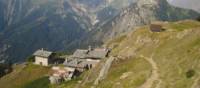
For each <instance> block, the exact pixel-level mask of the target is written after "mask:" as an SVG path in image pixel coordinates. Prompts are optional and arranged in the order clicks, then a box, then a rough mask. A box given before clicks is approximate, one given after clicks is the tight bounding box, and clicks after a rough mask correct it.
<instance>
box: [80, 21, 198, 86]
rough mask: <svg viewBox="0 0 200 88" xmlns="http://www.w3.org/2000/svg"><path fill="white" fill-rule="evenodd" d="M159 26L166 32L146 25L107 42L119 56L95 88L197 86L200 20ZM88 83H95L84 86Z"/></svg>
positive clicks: (114, 54)
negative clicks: (152, 30)
mask: <svg viewBox="0 0 200 88" xmlns="http://www.w3.org/2000/svg"><path fill="white" fill-rule="evenodd" d="M160 25H163V27H164V28H165V29H166V31H164V32H159V33H154V32H151V31H150V30H149V26H143V27H140V28H138V29H137V30H135V31H133V32H131V33H129V34H127V35H122V36H120V37H118V38H116V39H114V40H112V41H109V42H108V43H107V44H106V45H107V46H109V47H113V48H114V49H113V50H112V52H111V53H112V55H113V56H117V57H118V59H117V60H115V61H114V63H113V64H112V67H111V69H110V71H109V73H108V75H107V77H106V78H105V79H104V80H102V81H101V82H100V84H99V85H97V86H96V87H97V88H198V87H199V83H200V74H199V72H200V64H199V63H200V30H199V29H200V23H199V22H197V21H191V20H186V21H179V22H173V23H168V22H165V23H160ZM93 79H95V77H94V78H93ZM88 86H93V82H88V83H86V85H84V86H82V87H83V88H84V87H85V88H88Z"/></svg>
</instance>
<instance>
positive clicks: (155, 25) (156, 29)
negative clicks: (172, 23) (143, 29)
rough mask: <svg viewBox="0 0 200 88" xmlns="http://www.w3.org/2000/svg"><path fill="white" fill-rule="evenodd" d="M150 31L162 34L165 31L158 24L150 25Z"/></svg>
mask: <svg viewBox="0 0 200 88" xmlns="http://www.w3.org/2000/svg"><path fill="white" fill-rule="evenodd" d="M150 30H151V31H152V32H163V31H165V29H164V28H163V27H162V25H159V24H151V25H150Z"/></svg>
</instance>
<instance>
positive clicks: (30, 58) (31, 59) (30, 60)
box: [26, 56, 35, 62]
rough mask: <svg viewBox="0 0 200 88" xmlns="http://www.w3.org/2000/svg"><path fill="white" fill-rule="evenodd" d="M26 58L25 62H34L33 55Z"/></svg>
mask: <svg viewBox="0 0 200 88" xmlns="http://www.w3.org/2000/svg"><path fill="white" fill-rule="evenodd" d="M26 60H27V62H34V61H35V59H34V56H29V57H28V58H27V59H26Z"/></svg>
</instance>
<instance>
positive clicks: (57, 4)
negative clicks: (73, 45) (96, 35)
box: [0, 0, 87, 62]
mask: <svg viewBox="0 0 200 88" xmlns="http://www.w3.org/2000/svg"><path fill="white" fill-rule="evenodd" d="M0 6H1V7H2V8H0V9H1V10H0V11H1V13H0V28H1V29H0V41H1V42H0V58H1V59H10V60H12V61H14V62H16V61H22V60H24V59H25V58H26V56H28V55H30V54H31V53H32V52H33V51H35V50H36V49H38V48H42V47H43V48H46V49H49V50H64V48H63V47H64V46H65V45H67V44H68V43H70V42H71V41H73V40H74V39H78V38H80V36H82V35H83V34H84V33H85V32H86V31H87V30H86V29H87V27H86V26H85V25H86V24H84V23H83V22H81V20H79V18H80V17H79V16H77V15H76V14H75V12H74V11H73V10H72V9H71V7H70V5H69V4H68V3H67V2H66V1H64V0H56V1H53V0H28V1H27V0H1V2H0ZM80 19H81V18H80ZM81 23H82V24H81Z"/></svg>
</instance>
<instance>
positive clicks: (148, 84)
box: [139, 55, 162, 88]
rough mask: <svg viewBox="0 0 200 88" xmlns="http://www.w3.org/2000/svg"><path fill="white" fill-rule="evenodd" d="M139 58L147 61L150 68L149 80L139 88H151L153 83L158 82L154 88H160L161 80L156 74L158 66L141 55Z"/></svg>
mask: <svg viewBox="0 0 200 88" xmlns="http://www.w3.org/2000/svg"><path fill="white" fill-rule="evenodd" d="M140 57H141V58H144V59H145V60H147V61H148V62H149V63H150V64H151V66H152V75H151V77H150V78H149V79H147V80H146V82H145V83H144V84H143V85H142V86H141V87H139V88H152V86H153V84H154V82H155V81H158V83H157V84H156V86H155V88H160V84H161V82H162V81H161V79H160V78H159V74H158V66H157V64H156V62H155V61H154V60H153V59H152V57H151V58H148V57H145V56H143V55H140Z"/></svg>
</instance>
